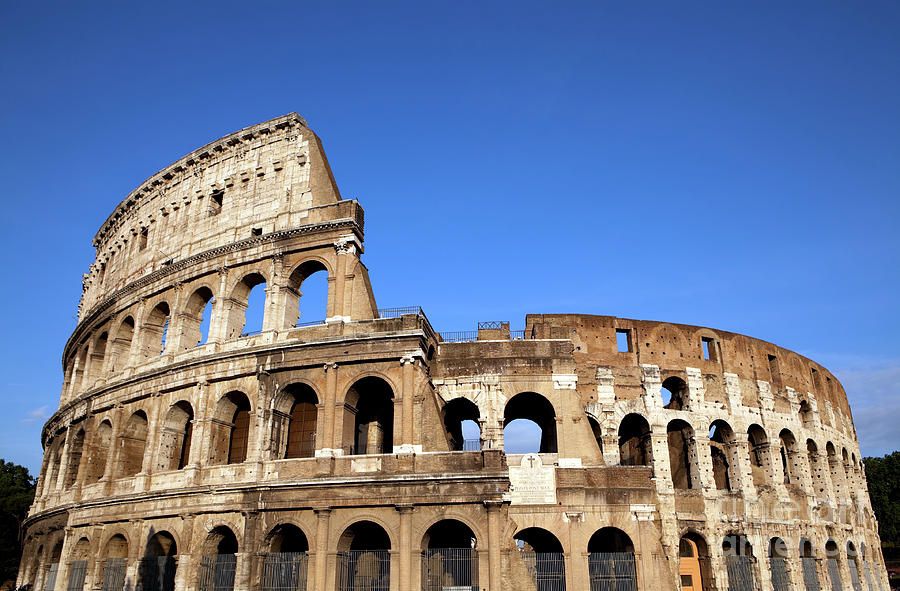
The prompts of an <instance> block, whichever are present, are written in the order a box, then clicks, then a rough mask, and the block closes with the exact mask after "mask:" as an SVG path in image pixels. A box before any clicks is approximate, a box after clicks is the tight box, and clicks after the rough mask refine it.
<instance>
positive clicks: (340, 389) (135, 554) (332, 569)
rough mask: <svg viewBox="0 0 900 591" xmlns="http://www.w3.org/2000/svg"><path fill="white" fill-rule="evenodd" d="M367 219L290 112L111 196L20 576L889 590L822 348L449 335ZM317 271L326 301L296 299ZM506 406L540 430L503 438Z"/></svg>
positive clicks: (636, 330)
mask: <svg viewBox="0 0 900 591" xmlns="http://www.w3.org/2000/svg"><path fill="white" fill-rule="evenodd" d="M363 219H364V218H363V209H362V207H361V206H360V204H359V203H358V202H357V201H355V200H344V199H342V198H341V196H340V194H339V192H338V188H337V185H336V183H335V180H334V178H333V176H332V173H331V169H330V168H329V165H328V161H327V160H326V158H325V154H324V152H323V149H322V143H321V141H320V140H319V138H318V137H317V136H316V135H315V134H314V133H313V132H312V131H311V130H310V129H309V128H308V127H307V125H306V122H305V121H304V120H303V118H301V117H300V116H298V115H297V114H295V113H292V114H289V115H287V116H284V117H280V118H277V119H273V120H272V121H268V122H265V123H261V124H259V125H255V126H252V127H248V128H246V129H243V130H241V131H238V132H237V133H233V134H231V135H228V136H226V137H224V138H222V139H220V140H217V141H215V142H212V143H210V144H208V145H206V146H204V147H202V148H200V149H198V150H196V151H194V152H192V153H191V154H188V155H187V156H185V157H183V158H181V159H180V160H178V161H177V162H175V163H174V164H172V165H170V166H168V167H166V168H165V169H163V170H162V171H160V172H158V173H156V174H155V175H153V176H152V177H150V178H149V179H148V180H147V181H145V182H144V183H143V184H142V185H141V186H140V187H138V188H137V189H136V190H134V191H133V192H132V193H131V194H129V195H128V196H127V198H126V199H125V200H124V201H122V202H121V203H120V204H119V205H118V206H117V207H116V208H115V210H114V211H113V213H112V214H111V215H110V216H109V218H108V219H107V220H106V221H105V222H104V223H103V225H102V227H101V228H100V230H99V231H98V232H97V234H96V236H95V237H94V241H93V244H94V246H95V247H96V260H95V261H94V263H93V264H92V265H91V267H90V269H89V272H88V273H87V274H85V275H84V278H83V297H82V300H81V303H80V307H79V316H78V325H77V327H76V328H75V330H74V332H73V333H72V335H71V337H70V338H69V340H68V342H67V344H66V346H65V349H64V351H63V356H62V360H63V373H64V383H63V386H62V395H61V397H60V404H59V409H58V410H57V411H56V413H55V414H54V415H53V416H52V418H50V420H49V421H48V422H47V423H46V425H45V426H44V429H43V433H42V443H43V447H44V450H45V454H44V460H43V465H42V467H41V473H40V479H39V483H38V489H37V494H36V497H35V501H34V505H33V507H32V508H31V511H30V513H29V516H28V519H27V521H26V523H25V542H24V545H25V550H24V555H23V558H22V562H21V566H20V570H19V577H18V581H17V584H18V585H19V586H26V585H30V586H31V587H32V588H33V589H36V590H40V591H81V590H85V589H92V590H99V591H124V590H129V591H131V590H137V589H139V590H142V591H171V590H173V589H177V590H179V591H181V590H185V591H186V590H200V591H226V590H227V591H230V590H232V589H238V590H242V591H243V590H254V591H255V590H265V591H276V590H277V591H289V590H290V591H303V590H307V589H308V590H334V591H412V590H414V589H421V590H423V591H501V590H502V591H564V590H570V591H574V590H590V591H634V590H642V591H653V590H664V591H668V590H673V591H674V590H677V589H681V590H684V591H688V590H691V591H699V590H703V591H712V590H718V591H725V590H732V591H751V590H752V591H763V590H774V591H785V590H789V589H790V590H796V591H813V590H823V591H824V590H828V589H830V590H838V589H853V590H854V591H862V590H863V589H865V590H868V591H876V590H877V591H887V589H888V583H887V577H886V572H885V568H884V562H883V558H882V556H881V551H880V543H879V538H878V533H877V524H876V521H875V518H874V515H873V513H872V508H871V504H870V500H869V497H868V494H867V488H866V481H865V475H864V473H863V465H862V462H861V459H860V453H859V445H858V442H857V437H856V433H855V430H854V427H853V423H852V420H851V414H850V408H849V405H848V402H847V397H846V395H845V393H844V390H843V388H842V387H841V384H840V383H839V382H838V380H837V379H835V377H834V376H833V375H832V374H831V373H830V372H829V371H828V370H827V369H826V368H824V367H822V366H821V365H819V364H817V363H816V362H814V361H812V360H810V359H807V358H805V357H803V356H801V355H798V354H796V353H793V352H791V351H788V350H786V349H783V348H781V347H778V346H776V345H773V344H771V343H768V342H765V341H761V340H758V339H754V338H752V337H747V336H743V335H739V334H734V333H729V332H724V331H721V330H715V329H710V328H702V327H698V326H686V325H682V324H671V323H665V322H650V321H644V320H627V319H623V318H617V317H614V316H596V315H586V314H529V315H528V316H526V318H525V322H524V330H510V325H509V323H508V322H483V323H479V324H478V325H477V327H478V330H477V331H471V332H461V333H447V332H445V333H439V332H436V331H435V330H434V329H433V328H432V326H431V324H430V323H429V320H428V317H427V316H426V315H425V314H424V312H423V310H422V308H420V307H408V308H386V309H385V308H378V306H377V305H376V301H375V295H374V293H373V291H372V287H371V284H370V281H369V272H368V270H367V268H366V266H365V265H364V264H363V262H362V259H361V256H362V254H363ZM313 276H316V277H317V278H318V280H321V281H322V282H323V283H322V285H324V286H327V288H323V290H322V291H323V294H324V293H325V292H327V302H323V303H322V307H323V309H324V310H326V312H325V313H324V314H323V315H324V318H309V317H308V315H307V317H304V316H302V315H301V313H302V311H303V310H304V309H305V305H306V303H305V302H304V296H303V293H302V290H303V289H304V283H305V282H306V281H307V280H308V279H310V278H312V277H313ZM252 293H256V294H263V295H262V297H258V298H256V299H254V298H253V297H251V294H252ZM325 298H326V296H325V295H323V296H322V299H325ZM254 306H257V307H258V308H259V309H257V310H255V311H254V310H252V309H253V308H254ZM307 307H308V306H307ZM252 313H255V314H259V317H261V318H262V321H261V325H260V326H258V327H251V326H250V325H249V324H248V323H247V319H248V318H250V317H251V315H252ZM514 421H519V423H518V424H522V422H525V423H526V424H528V425H531V426H532V431H531V433H533V437H532V438H531V441H530V442H526V443H525V444H527V445H530V446H531V447H530V448H529V449H524V450H522V449H517V450H513V449H510V450H509V453H507V451H506V450H505V448H504V430H505V429H508V427H509V426H510V425H511V423H513V422H514ZM507 432H508V431H507ZM508 439H510V438H509V436H508ZM514 451H515V452H516V453H513V452H514ZM518 452H522V453H518Z"/></svg>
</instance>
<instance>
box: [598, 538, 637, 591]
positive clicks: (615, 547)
mask: <svg viewBox="0 0 900 591" xmlns="http://www.w3.org/2000/svg"><path fill="white" fill-rule="evenodd" d="M587 551H588V575H589V576H590V581H591V582H590V584H591V589H604V590H606V589H609V590H610V591H620V590H627V589H637V571H636V569H635V564H634V544H632V543H631V538H629V537H628V536H627V535H626V534H625V532H623V531H622V530H620V529H616V528H614V527H604V528H603V529H600V530H597V531H596V532H594V535H592V536H591V539H590V540H589V541H588V547H587Z"/></svg>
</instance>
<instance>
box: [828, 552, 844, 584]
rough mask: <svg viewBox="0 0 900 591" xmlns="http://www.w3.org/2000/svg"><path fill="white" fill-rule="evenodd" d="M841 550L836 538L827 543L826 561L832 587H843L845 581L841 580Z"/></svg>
mask: <svg viewBox="0 0 900 591" xmlns="http://www.w3.org/2000/svg"><path fill="white" fill-rule="evenodd" d="M840 559H841V551H840V550H839V549H838V545H837V543H836V542H835V541H834V540H828V542H826V543H825V563H826V564H827V566H828V579H829V580H830V581H831V588H832V589H842V588H843V585H844V582H843V581H842V580H841V564H840Z"/></svg>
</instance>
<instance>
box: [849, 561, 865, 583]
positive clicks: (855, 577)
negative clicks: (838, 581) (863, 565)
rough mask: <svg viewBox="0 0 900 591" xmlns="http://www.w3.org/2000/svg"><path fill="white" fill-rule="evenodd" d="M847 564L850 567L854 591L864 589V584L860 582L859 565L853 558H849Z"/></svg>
mask: <svg viewBox="0 0 900 591" xmlns="http://www.w3.org/2000/svg"><path fill="white" fill-rule="evenodd" d="M847 566H849V567H850V584H851V585H853V591H862V585H860V584H859V567H858V566H857V565H856V561H855V560H853V559H852V558H850V559H848V560H847Z"/></svg>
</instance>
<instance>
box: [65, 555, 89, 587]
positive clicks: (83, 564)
mask: <svg viewBox="0 0 900 591" xmlns="http://www.w3.org/2000/svg"><path fill="white" fill-rule="evenodd" d="M86 573H87V560H76V561H75V562H72V563H70V564H69V584H68V585H66V591H83V589H84V575H85V574H86Z"/></svg>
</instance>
